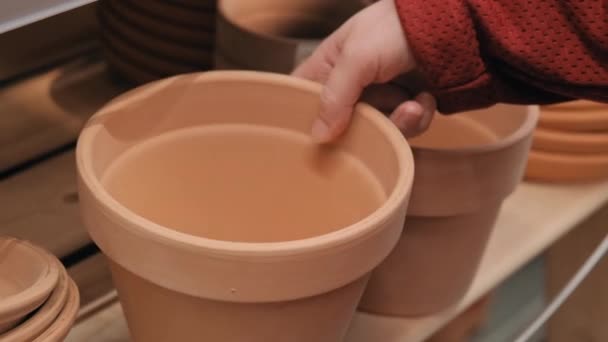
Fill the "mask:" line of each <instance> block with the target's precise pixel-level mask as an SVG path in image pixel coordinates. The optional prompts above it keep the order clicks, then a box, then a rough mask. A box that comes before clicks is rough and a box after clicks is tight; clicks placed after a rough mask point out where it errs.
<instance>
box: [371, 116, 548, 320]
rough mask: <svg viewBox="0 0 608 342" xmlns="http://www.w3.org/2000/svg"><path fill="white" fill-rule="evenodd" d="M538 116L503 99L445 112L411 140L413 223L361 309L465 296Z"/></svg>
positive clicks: (442, 303)
mask: <svg viewBox="0 0 608 342" xmlns="http://www.w3.org/2000/svg"><path fill="white" fill-rule="evenodd" d="M537 119H538V108H537V107H524V106H510V105H498V106H495V107H492V108H489V109H485V110H480V111H474V112H468V113H461V114H456V115H453V116H450V117H446V116H439V117H438V118H437V119H435V120H434V122H433V124H432V125H431V127H430V129H429V130H428V131H427V132H426V133H425V134H423V135H422V136H420V137H418V138H416V139H411V140H410V144H411V145H412V149H413V151H414V158H415V163H416V177H415V180H414V188H413V190H412V200H411V202H410V206H409V208H408V220H407V223H406V228H405V230H404V232H403V235H402V237H401V240H400V241H399V244H398V245H397V247H396V248H395V250H394V251H393V252H392V253H391V255H390V256H389V257H388V258H387V259H386V260H385V261H384V262H383V263H382V264H381V265H380V266H379V267H378V268H377V269H376V270H375V271H374V273H373V276H372V278H371V279H370V281H369V284H368V288H367V290H366V292H365V294H364V296H363V299H362V302H361V304H360V309H361V310H363V311H367V312H372V313H376V314H381V315H397V316H418V315H426V314H431V313H434V312H437V311H440V310H443V309H446V308H448V307H450V306H452V305H454V304H456V303H457V302H458V301H459V300H460V299H461V298H462V297H463V296H464V295H465V293H466V291H467V290H468V288H469V287H470V284H471V282H472V280H473V277H474V275H475V272H476V270H477V267H478V265H479V263H480V261H481V258H482V256H483V252H484V250H485V247H486V245H487V241H488V238H489V236H490V234H491V232H492V229H493V227H494V223H495V220H496V217H497V215H498V213H499V211H500V206H501V203H502V201H503V200H504V198H505V197H507V196H508V195H509V194H510V193H511V192H512V191H513V190H514V189H515V187H516V185H517V184H518V183H519V182H520V181H521V179H522V176H523V173H524V169H525V165H526V159H527V155H528V151H529V149H530V145H531V138H532V132H533V130H534V127H535V125H536V122H537Z"/></svg>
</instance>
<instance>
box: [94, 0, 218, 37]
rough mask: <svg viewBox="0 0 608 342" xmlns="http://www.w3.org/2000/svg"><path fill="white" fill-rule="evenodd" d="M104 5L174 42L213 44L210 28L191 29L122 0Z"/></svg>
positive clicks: (111, 0)
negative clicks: (144, 11) (147, 12)
mask: <svg viewBox="0 0 608 342" xmlns="http://www.w3.org/2000/svg"><path fill="white" fill-rule="evenodd" d="M103 4H104V6H106V7H110V8H112V9H113V10H114V11H116V12H117V13H120V15H121V16H123V17H124V18H125V19H126V20H128V21H129V23H132V24H133V25H136V26H138V27H140V28H141V29H143V30H145V31H147V32H150V34H154V35H156V36H158V37H159V38H162V39H167V40H170V41H173V42H175V43H176V44H183V45H189V46H192V47H206V46H210V47H211V46H213V45H215V32H214V30H212V29H200V30H197V29H193V28H189V27H184V26H181V25H176V24H174V23H172V22H167V21H166V20H163V19H161V18H157V17H154V16H150V15H147V14H146V13H143V12H142V11H140V10H138V9H137V8H133V5H132V4H130V3H128V2H126V1H124V0H106V1H104V2H103Z"/></svg>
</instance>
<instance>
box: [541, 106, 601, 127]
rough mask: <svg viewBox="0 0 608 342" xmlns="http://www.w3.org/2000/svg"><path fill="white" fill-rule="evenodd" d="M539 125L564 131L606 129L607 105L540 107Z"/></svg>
mask: <svg viewBox="0 0 608 342" xmlns="http://www.w3.org/2000/svg"><path fill="white" fill-rule="evenodd" d="M539 126H541V127H545V128H553V129H561V130H566V131H606V130H608V105H607V106H604V107H598V108H592V109H585V110H572V111H563V110H551V109H548V108H543V109H541V116H540V120H539Z"/></svg>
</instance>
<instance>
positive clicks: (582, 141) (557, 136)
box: [532, 127, 608, 153]
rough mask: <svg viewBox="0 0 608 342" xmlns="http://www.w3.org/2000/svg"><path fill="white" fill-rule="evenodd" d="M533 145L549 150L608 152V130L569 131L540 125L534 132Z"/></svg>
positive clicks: (542, 149) (536, 147)
mask: <svg viewBox="0 0 608 342" xmlns="http://www.w3.org/2000/svg"><path fill="white" fill-rule="evenodd" d="M532 147H533V148H534V149H536V150H539V151H547V152H573V153H603V152H608V131H606V132H569V131H560V130H554V129H549V128H542V127H538V128H537V129H536V131H535V132H534V143H533V145H532Z"/></svg>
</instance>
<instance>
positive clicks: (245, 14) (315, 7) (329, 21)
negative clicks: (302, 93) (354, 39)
mask: <svg viewBox="0 0 608 342" xmlns="http://www.w3.org/2000/svg"><path fill="white" fill-rule="evenodd" d="M360 8H361V5H360V4H359V3H358V2H357V1H343V0H334V1H327V0H325V1H321V0H299V1H284V0H262V1H248V2H245V1H236V0H227V1H222V3H221V4H220V10H221V12H222V13H223V15H224V16H225V17H227V18H228V19H229V20H230V21H232V22H233V23H235V24H237V25H239V26H241V27H243V28H246V29H248V30H251V31H253V32H256V33H258V34H263V35H268V36H273V37H277V38H287V39H295V40H320V39H323V38H325V37H327V36H328V35H330V34H331V33H332V32H333V31H334V30H336V29H337V28H338V27H339V26H340V25H341V24H342V23H344V22H345V21H346V20H347V19H348V18H349V17H350V16H352V15H353V14H354V13H356V12H357V11H358V10H359V9H360Z"/></svg>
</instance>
